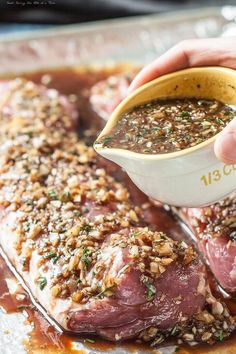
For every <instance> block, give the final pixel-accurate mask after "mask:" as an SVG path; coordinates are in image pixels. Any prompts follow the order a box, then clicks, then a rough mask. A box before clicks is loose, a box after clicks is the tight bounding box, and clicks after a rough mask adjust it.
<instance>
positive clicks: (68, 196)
mask: <svg viewBox="0 0 236 354" xmlns="http://www.w3.org/2000/svg"><path fill="white" fill-rule="evenodd" d="M70 200H71V194H70V192H63V193H62V196H61V201H62V202H69V201H70Z"/></svg>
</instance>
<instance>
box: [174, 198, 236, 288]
mask: <svg viewBox="0 0 236 354" xmlns="http://www.w3.org/2000/svg"><path fill="white" fill-rule="evenodd" d="M178 212H179V213H180V216H181V217H182V218H183V219H184V220H185V222H186V223H187V224H188V225H189V226H190V228H191V229H192V230H193V232H194V233H195V235H196V237H197V242H198V247H199V248H200V250H201V251H202V253H203V254H204V255H205V257H206V259H207V261H208V262H209V266H210V268H211V270H212V272H213V273H214V275H215V277H216V279H217V280H218V282H219V284H220V285H221V286H222V288H224V289H225V290H226V291H228V292H235V291H236V194H235V193H234V194H232V195H230V196H229V197H227V198H225V199H224V200H222V201H221V202H219V203H216V204H214V205H211V206H209V207H205V208H191V209H187V208H184V209H182V210H180V211H178Z"/></svg>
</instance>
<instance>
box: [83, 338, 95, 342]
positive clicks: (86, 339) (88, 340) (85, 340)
mask: <svg viewBox="0 0 236 354" xmlns="http://www.w3.org/2000/svg"><path fill="white" fill-rule="evenodd" d="M95 342H96V341H95V339H91V338H85V339H84V343H95Z"/></svg>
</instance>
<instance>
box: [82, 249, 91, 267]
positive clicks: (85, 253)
mask: <svg viewBox="0 0 236 354" xmlns="http://www.w3.org/2000/svg"><path fill="white" fill-rule="evenodd" d="M90 254H91V251H90V250H89V249H88V248H85V249H84V251H83V256H82V257H81V261H82V262H83V263H84V264H85V266H86V268H88V267H89V266H90V264H91V260H90V259H89V258H88V256H89V255H90Z"/></svg>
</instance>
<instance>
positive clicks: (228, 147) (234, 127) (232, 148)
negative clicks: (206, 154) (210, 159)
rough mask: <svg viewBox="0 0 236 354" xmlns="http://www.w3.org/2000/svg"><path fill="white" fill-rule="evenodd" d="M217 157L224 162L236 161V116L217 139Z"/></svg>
mask: <svg viewBox="0 0 236 354" xmlns="http://www.w3.org/2000/svg"><path fill="white" fill-rule="evenodd" d="M214 150H215V154H216V157H217V158H218V159H219V160H221V161H222V162H224V163H228V164H232V163H236V118H235V119H233V120H232V122H230V123H229V124H228V126H227V127H226V128H225V129H224V130H223V131H222V133H221V134H220V135H219V137H218V138H217V139H216V141H215V146H214Z"/></svg>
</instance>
